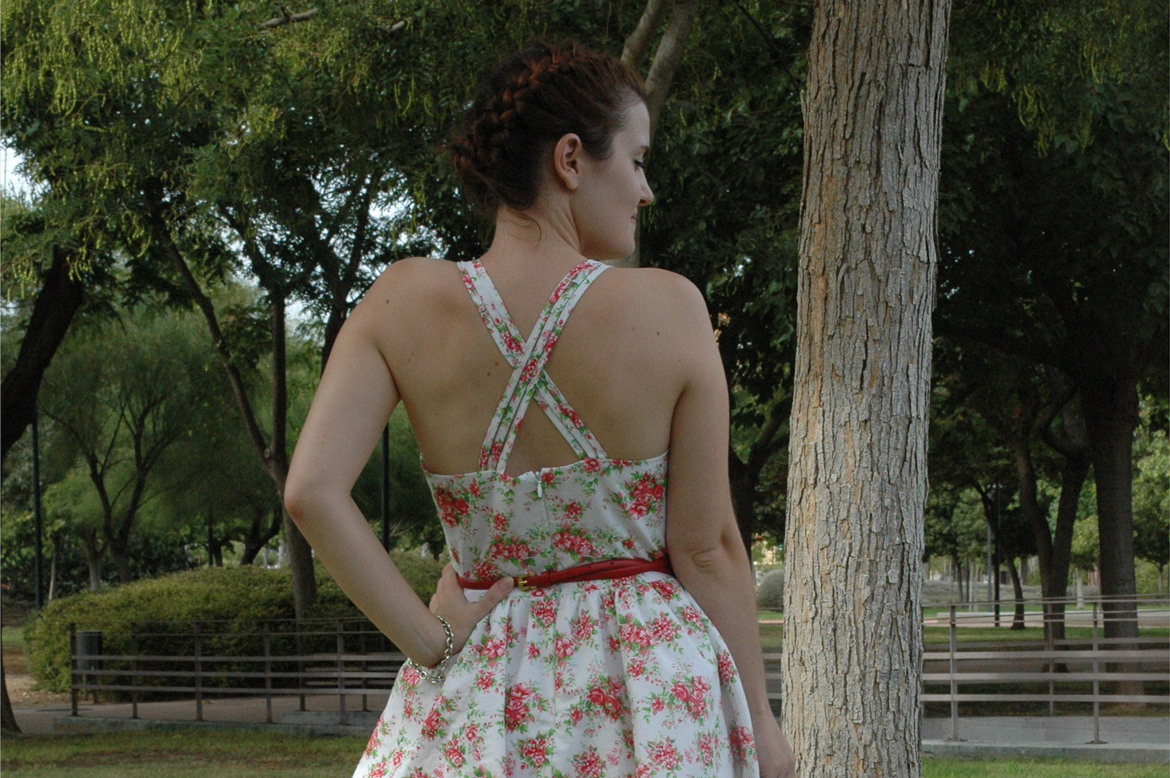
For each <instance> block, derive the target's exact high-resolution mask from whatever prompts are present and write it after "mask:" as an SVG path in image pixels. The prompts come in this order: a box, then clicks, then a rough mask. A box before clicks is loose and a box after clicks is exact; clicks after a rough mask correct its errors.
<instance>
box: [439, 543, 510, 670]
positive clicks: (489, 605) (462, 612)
mask: <svg viewBox="0 0 1170 778" xmlns="http://www.w3.org/2000/svg"><path fill="white" fill-rule="evenodd" d="M514 584H515V582H514V581H513V579H511V578H502V579H500V580H499V581H496V583H495V585H493V586H492V588H490V589H488V590H487V592H485V593H484V595H483V597H481V598H480V599H479V600H477V601H476V602H469V601H468V599H467V596H466V595H465V594H463V587H462V586H460V585H459V579H458V577H457V576H456V575H455V568H454V567H452V566H451V565H450V564H448V565H447V566H446V567H444V568H443V574H442V575H441V576H440V577H439V585H438V588H436V589H435V594H434V596H433V597H431V604H430V609H431V613H434V614H437V615H439V616H442V617H443V618H445V619H446V620H447V623H448V624H450V625H451V632H452V633H453V634H454V636H455V647H454V648H453V649H452V650H451V653H452V654H457V653H459V652H460V651H462V650H463V647H464V646H465V645H467V639H468V638H470V637H471V631H472V630H473V629H475V625H476V624H478V623H479V622H480V621H481V620H482V619H483V618H484V617H485V616H487V615H488V614H489V613H491V612H492V609H493V608H495V607H496V605H498V604H499V603H501V602H502V601H503V599H504V598H505V597H507V596H508V592H510V591H512V587H513V586H514ZM441 629H442V628H441V626H440V630H441ZM445 639H446V633H443V640H444V641H445ZM438 646H439V647H438V652H437V654H436V657H435V659H434V661H433V662H431V663H430V665H433V664H435V663H436V662H438V661H439V660H440V659H442V658H443V648H444V646H445V643H444V642H440V643H439V644H438ZM428 666H429V665H428Z"/></svg>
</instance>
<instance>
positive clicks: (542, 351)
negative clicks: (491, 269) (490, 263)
mask: <svg viewBox="0 0 1170 778" xmlns="http://www.w3.org/2000/svg"><path fill="white" fill-rule="evenodd" d="M458 267H459V269H460V271H461V272H462V274H463V284H464V286H465V287H466V288H467V291H468V294H470V295H471V299H472V302H474V303H475V306H476V308H477V309H478V310H479V315H480V318H481V319H482V320H483V323H484V325H485V326H486V327H487V330H488V333H489V334H490V335H491V336H492V340H494V341H495V343H496V346H497V347H498V348H499V349H500V353H501V354H503V355H504V358H505V359H506V360H507V361H508V364H509V365H511V366H512V377H511V379H510V380H509V381H508V386H507V388H505V389H504V395H503V397H502V398H501V399H500V404H499V406H498V407H497V408H496V412H495V415H493V416H492V421H491V425H490V426H489V427H488V431H487V434H486V435H485V437H484V442H483V448H482V449H481V451H480V456H479V468H480V469H481V470H495V471H496V472H500V473H502V472H504V469H505V468H506V467H507V463H508V456H509V454H511V452H512V447H513V446H514V445H515V443H516V435H517V433H518V432H519V431H520V422H521V421H522V420H523V419H524V414H525V412H526V411H527V409H528V405H529V403H530V402H531V401H532V400H533V399H535V400H536V403H537V405H538V406H539V407H540V409H541V410H542V411H543V412H544V414H545V416H547V417H548V419H549V421H551V422H552V423H553V426H555V427H556V428H557V430H558V431H559V432H560V433H561V436H562V437H563V438H564V439H565V441H566V442H567V443H568V444H569V446H570V447H571V448H572V449H573V452H574V453H575V454H576V455H577V456H578V457H580V458H582V459H587V458H595V459H605V458H606V454H605V451H604V449H602V447H601V444H600V443H598V442H597V438H595V437H594V436H593V433H591V432H590V431H589V430H588V428H587V427H586V426H585V423H584V422H582V421H581V417H580V416H578V415H577V412H576V411H575V410H573V408H572V406H570V405H569V403H568V401H567V400H566V399H565V396H564V395H563V394H562V393H561V391H560V389H558V388H557V385H556V384H555V383H553V380H552V378H551V377H550V376H549V375H548V373H547V372H546V371H545V369H544V366H545V363H547V362H548V358H549V355H550V354H552V350H553V347H554V346H555V345H556V342H557V339H558V338H559V337H560V334H561V330H563V329H564V327H565V323H566V322H567V321H568V318H569V314H570V313H572V310H573V308H574V306H576V304H577V301H578V300H580V299H581V295H582V294H584V292H585V290H586V289H587V288H589V285H590V284H592V283H593V280H594V279H596V278H597V276H599V275H601V273H602V272H603V271H605V269H606V266H605V265H603V264H601V263H600V262H595V261H593V260H587V261H585V262H582V263H581V264H579V265H577V266H576V267H575V268H573V269H572V270H570V271H569V272H568V273H567V274H566V275H565V277H564V278H563V279H562V280H561V282H560V283H559V284H558V285H557V287H556V289H554V290H553V293H552V295H551V296H550V297H549V301H548V302H547V303H546V304H545V306H544V308H543V309H542V310H541V312H540V316H539V317H538V318H537V321H536V325H535V326H534V327H533V328H532V332H531V333H529V335H528V338H527V340H524V339H522V337H521V335H520V331H519V330H518V329H517V327H516V324H515V322H513V321H512V317H511V316H510V315H509V314H508V311H507V309H506V308H505V307H504V301H503V299H502V298H501V297H500V294H499V292H498V291H497V290H496V287H495V285H494V284H493V283H492V281H491V278H489V277H488V274H487V271H486V270H485V269H484V267H483V265H482V264H480V262H479V261H478V260H477V261H474V262H460V263H458Z"/></svg>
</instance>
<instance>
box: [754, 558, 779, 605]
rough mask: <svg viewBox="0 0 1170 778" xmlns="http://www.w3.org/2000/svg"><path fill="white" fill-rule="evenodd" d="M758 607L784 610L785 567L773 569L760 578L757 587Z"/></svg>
mask: <svg viewBox="0 0 1170 778" xmlns="http://www.w3.org/2000/svg"><path fill="white" fill-rule="evenodd" d="M756 607H757V608H767V609H768V610H774V611H783V610H784V568H780V569H779V570H773V571H772V572H770V573H768V574H767V575H765V576H764V577H763V579H761V580H760V585H759V587H757V588H756Z"/></svg>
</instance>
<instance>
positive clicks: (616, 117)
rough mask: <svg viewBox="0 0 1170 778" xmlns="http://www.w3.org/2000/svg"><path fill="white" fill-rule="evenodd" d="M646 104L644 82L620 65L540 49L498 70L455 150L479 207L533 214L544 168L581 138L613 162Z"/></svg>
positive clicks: (555, 47) (566, 46) (571, 46)
mask: <svg viewBox="0 0 1170 778" xmlns="http://www.w3.org/2000/svg"><path fill="white" fill-rule="evenodd" d="M639 99H640V100H643V101H645V99H646V94H645V87H644V86H643V84H642V79H641V78H639V77H638V74H637V73H635V72H634V71H633V70H632V69H631V68H630V67H628V66H627V65H625V64H623V63H622V62H621V61H620V60H618V59H615V58H614V57H610V56H608V55H605V54H596V53H594V52H592V51H589V50H587V49H585V48H583V47H582V46H580V45H579V44H577V43H574V42H572V41H567V42H564V43H555V44H554V43H548V42H543V41H542V42H538V43H535V44H533V45H531V46H529V47H528V48H526V49H524V50H523V51H520V52H517V53H516V54H513V55H511V56H510V57H508V58H507V59H505V60H503V61H502V62H500V64H499V65H497V66H496V69H495V71H494V72H493V73H492V74H491V76H490V77H489V78H488V80H487V81H486V82H485V83H484V84H483V85H482V86H481V87H480V90H479V94H478V95H477V96H476V98H475V102H474V103H473V104H472V106H471V109H470V110H469V111H468V113H467V117H466V124H465V125H464V128H463V131H462V132H461V133H459V135H458V136H457V137H456V138H455V139H454V140H453V141H452V142H451V144H450V146H449V147H448V148H449V151H450V154H451V159H452V161H453V162H454V163H455V171H456V173H458V175H459V179H460V181H461V182H462V185H463V190H464V193H465V194H466V196H467V198H468V199H469V200H470V202H471V203H472V205H474V206H476V207H478V208H482V209H484V210H486V211H489V212H492V211H495V210H496V208H498V207H499V206H500V205H509V206H511V207H513V208H516V209H517V210H525V209H527V208H529V207H531V206H532V204H533V203H534V202H535V201H536V194H537V188H538V187H539V184H540V177H541V170H540V160H541V159H542V157H543V155H544V153H545V152H546V151H547V150H548V149H549V148H551V146H552V145H553V144H555V143H556V142H557V141H558V140H560V138H561V137H563V136H564V135H566V134H568V133H575V134H576V135H577V136H578V137H580V138H581V145H582V147H583V148H584V149H585V151H586V153H588V154H589V155H590V156H591V157H593V158H594V159H606V158H607V157H608V156H609V154H610V152H611V141H612V138H613V134H614V132H616V131H617V130H618V129H620V128H621V120H622V115H623V112H624V110H625V109H626V108H627V107H628V106H629V105H631V104H633V103H634V102H636V101H637V100H639Z"/></svg>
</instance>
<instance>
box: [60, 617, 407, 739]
mask: <svg viewBox="0 0 1170 778" xmlns="http://www.w3.org/2000/svg"><path fill="white" fill-rule="evenodd" d="M254 626H255V629H254V630H250V631H248V630H246V631H243V632H241V630H240V625H239V624H238V623H235V622H206V621H205V622H196V623H192V624H186V625H176V624H155V625H131V629H130V631H129V633H128V634H125V635H101V636H100V638H99V639H95V637H96V634H97V633H92V632H90V633H87V632H84V631H78V630H77V628H76V625H70V657H71V668H72V670H71V672H72V680H71V683H70V697H71V705H72V715H74V716H78V715H79V710H78V702H79V698H80V697H81V696H83V695H86V694H93V695H94V700H95V702H96V700H97V694H98V693H99V692H103V693H111V694H116V695H119V696H121V697H122V698H123V699H125V698H126V697H127V696H128V697H129V701H130V704H131V718H134V719H137V718H138V706H139V704H140V703H142V702H145V701H149V700H158V699H190V698H194V703H195V720H196V721H203V702H204V699H205V698H206V697H208V696H209V695H222V696H232V697H241V696H252V695H255V696H263V697H264V700H265V708H266V714H267V715H266V721H267V722H268V723H272V722H273V715H272V701H273V699H274V698H276V697H291V696H296V697H299V698H300V699H299V703H300V710H301V711H304V710H306V709H307V708H306V698H307V697H309V696H336V697H337V704H338V716H339V718H338V721H339V723H341V724H346V723H348V710H347V697H349V696H353V695H360V697H361V707H360V710H361V711H362V712H368V711H369V705H368V703H369V700H368V697H369V695H371V694H378V695H384V694H386V693H388V692H389V690H390V688H391V686H392V685H393V683H394V679H395V678H396V677H397V676H398V670H399V668H400V667H401V666H402V663H403V662H404V661H405V660H406V657H405V656H404V655H403V654H401V653H398V652H396V651H390V650H388V648H389V645H388V643H387V641H386V639H385V638H384V637H383V636H382V635H381V633H379V632H378V631H377V630H376V629H375V628H374V627H373V626H372V625H371V624H370V623H369V622H368V621H366V620H364V619H332V620H304V621H300V622H297V621H292V620H288V621H276V620H270V621H261V622H258V623H256V624H255V625H254ZM109 638H115V639H116V640H115V641H114V642H117V643H118V644H119V646H121V648H119V649H115V650H109V651H107V650H106V649H105V648H103V643H106V644H108V643H109V642H111V641H110V640H109ZM144 644H146V645H148V646H149V648H148V649H147V650H142V647H143V645H144ZM229 645H230V646H233V647H235V648H236V649H237V650H236V651H231V652H230V653H229V652H225V651H223V649H224V648H225V647H226V646H229ZM240 648H243V649H244V650H243V651H242V652H241V651H239V650H238V649H240Z"/></svg>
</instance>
